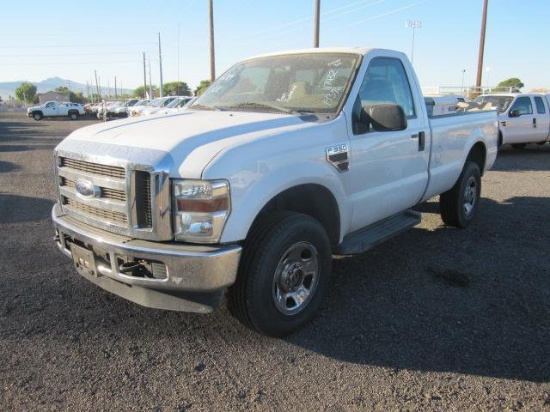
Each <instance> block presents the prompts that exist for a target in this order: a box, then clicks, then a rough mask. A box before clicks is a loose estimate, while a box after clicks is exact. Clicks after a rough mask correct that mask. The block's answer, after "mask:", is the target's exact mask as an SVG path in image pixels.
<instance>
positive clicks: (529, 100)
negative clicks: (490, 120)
mask: <svg viewBox="0 0 550 412" xmlns="http://www.w3.org/2000/svg"><path fill="white" fill-rule="evenodd" d="M476 105H477V106H478V107H479V106H482V108H483V109H491V108H492V109H493V110H497V111H498V120H499V128H500V132H499V145H502V144H510V145H511V146H512V147H513V148H514V149H523V148H524V147H525V146H526V145H527V144H528V143H538V144H545V143H546V142H548V141H549V140H550V110H549V106H548V100H547V99H546V96H545V95H543V94H536V93H495V94H485V95H481V96H478V97H476V98H475V99H474V101H473V105H472V104H470V106H476Z"/></svg>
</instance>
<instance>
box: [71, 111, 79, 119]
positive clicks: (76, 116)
mask: <svg viewBox="0 0 550 412" xmlns="http://www.w3.org/2000/svg"><path fill="white" fill-rule="evenodd" d="M69 119H71V120H78V113H76V112H70V113H69Z"/></svg>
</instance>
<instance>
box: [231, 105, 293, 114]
mask: <svg viewBox="0 0 550 412" xmlns="http://www.w3.org/2000/svg"><path fill="white" fill-rule="evenodd" d="M255 108H256V109H272V110H276V111H278V112H281V113H286V114H298V113H299V112H296V111H295V110H292V109H289V108H288V107H284V106H279V105H277V104H273V103H259V102H244V103H239V104H236V105H234V106H226V107H224V109H226V110H232V109H255Z"/></svg>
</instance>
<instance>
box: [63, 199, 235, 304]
mask: <svg viewBox="0 0 550 412" xmlns="http://www.w3.org/2000/svg"><path fill="white" fill-rule="evenodd" d="M52 220H53V223H54V226H55V228H56V232H57V236H56V241H57V245H58V247H59V249H60V250H61V251H62V252H63V253H64V254H65V255H67V256H69V257H71V258H72V259H73V261H74V263H75V266H76V269H77V271H78V272H79V273H80V274H81V275H82V276H84V277H85V278H86V279H88V280H89V281H91V282H93V283H95V284H96V285H98V286H100V287H101V288H103V289H105V290H108V291H109V292H112V293H114V294H116V295H119V296H121V297H123V298H125V299H128V300H130V301H132V302H135V303H138V304H140V305H143V306H147V307H152V308H158V309H167V310H177V311H185V312H210V311H212V310H213V309H215V308H216V307H217V306H218V305H219V303H220V301H221V299H222V297H223V294H224V292H225V289H226V288H227V287H228V286H231V285H232V284H233V283H234V282H235V279H236V277H237V270H238V266H239V259H240V256H241V249H242V248H241V246H240V245H228V246H198V245H188V244H178V243H160V242H150V241H145V240H138V239H133V238H128V237H124V236H120V235H115V234H112V233H110V232H106V231H103V230H98V229H95V228H93V227H91V226H88V225H85V224H83V223H80V222H78V221H76V220H74V219H72V218H70V217H68V216H67V215H65V214H64V213H63V211H62V210H61V208H60V207H59V204H55V206H54V207H53V209H52ZM130 261H141V262H155V264H156V265H160V266H161V267H163V268H164V270H163V271H162V273H163V276H162V277H161V278H155V277H152V276H149V277H146V276H136V275H134V274H132V273H130V274H128V272H127V271H124V270H123V269H121V263H122V262H130Z"/></svg>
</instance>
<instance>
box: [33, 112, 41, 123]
mask: <svg viewBox="0 0 550 412" xmlns="http://www.w3.org/2000/svg"><path fill="white" fill-rule="evenodd" d="M42 117H43V116H42V113H40V112H34V113H33V114H32V118H33V119H34V120H36V121H38V120H41V119H42Z"/></svg>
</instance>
